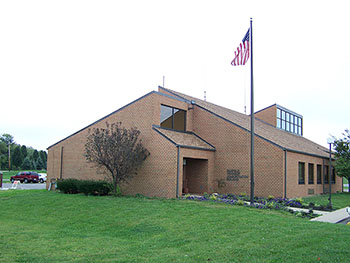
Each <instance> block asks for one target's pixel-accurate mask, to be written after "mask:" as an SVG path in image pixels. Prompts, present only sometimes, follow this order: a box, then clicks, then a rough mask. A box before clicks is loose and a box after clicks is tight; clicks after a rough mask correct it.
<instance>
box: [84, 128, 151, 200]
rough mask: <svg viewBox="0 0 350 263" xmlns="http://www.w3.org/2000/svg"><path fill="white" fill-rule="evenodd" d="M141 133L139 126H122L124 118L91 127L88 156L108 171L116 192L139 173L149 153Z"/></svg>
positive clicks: (91, 160)
mask: <svg viewBox="0 0 350 263" xmlns="http://www.w3.org/2000/svg"><path fill="white" fill-rule="evenodd" d="M139 135H140V131H139V130H138V129H136V128H131V129H126V128H122V127H121V122H118V123H112V124H109V123H108V122H107V123H106V128H105V129H103V128H94V129H93V130H92V131H91V130H89V135H88V137H87V141H86V144H85V154H84V156H85V158H86V160H87V161H88V162H89V163H92V164H93V165H94V166H95V167H97V169H100V170H102V171H107V172H108V175H109V178H110V180H111V181H112V184H113V192H114V194H116V192H117V187H118V185H119V184H120V183H122V182H124V181H127V180H128V179H129V178H130V177H131V176H132V174H136V171H137V168H138V167H140V165H141V164H142V162H143V161H144V160H145V159H146V158H147V156H148V155H149V152H148V151H147V149H145V148H144V147H143V146H142V143H141V140H139Z"/></svg>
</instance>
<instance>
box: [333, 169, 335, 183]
mask: <svg viewBox="0 0 350 263" xmlns="http://www.w3.org/2000/svg"><path fill="white" fill-rule="evenodd" d="M332 184H335V170H334V167H332Z"/></svg>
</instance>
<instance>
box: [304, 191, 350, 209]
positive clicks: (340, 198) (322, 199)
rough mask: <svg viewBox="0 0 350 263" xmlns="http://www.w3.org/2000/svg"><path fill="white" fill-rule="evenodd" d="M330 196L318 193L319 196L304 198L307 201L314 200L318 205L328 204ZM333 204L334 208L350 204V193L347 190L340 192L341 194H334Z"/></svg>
mask: <svg viewBox="0 0 350 263" xmlns="http://www.w3.org/2000/svg"><path fill="white" fill-rule="evenodd" d="M328 198H329V195H328V194H325V195H317V196H310V197H305V198H303V200H305V201H306V202H313V203H315V204H318V205H325V206H327V204H328V202H329V201H328ZM332 206H333V208H334V209H340V208H343V207H347V206H350V193H348V192H345V193H339V194H332Z"/></svg>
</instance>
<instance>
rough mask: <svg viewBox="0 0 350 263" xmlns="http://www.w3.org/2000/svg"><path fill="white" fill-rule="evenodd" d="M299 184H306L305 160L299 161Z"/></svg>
mask: <svg viewBox="0 0 350 263" xmlns="http://www.w3.org/2000/svg"><path fill="white" fill-rule="evenodd" d="M298 184H304V185H305V163H304V162H299V163H298Z"/></svg>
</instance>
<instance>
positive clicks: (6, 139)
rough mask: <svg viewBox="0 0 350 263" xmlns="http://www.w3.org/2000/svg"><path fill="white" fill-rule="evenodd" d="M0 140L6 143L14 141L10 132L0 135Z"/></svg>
mask: <svg viewBox="0 0 350 263" xmlns="http://www.w3.org/2000/svg"><path fill="white" fill-rule="evenodd" d="M0 140H1V141H3V142H4V143H5V144H6V145H9V144H12V143H14V142H15V141H14V138H13V136H12V135H11V134H8V133H4V134H2V135H1V137H0Z"/></svg>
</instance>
